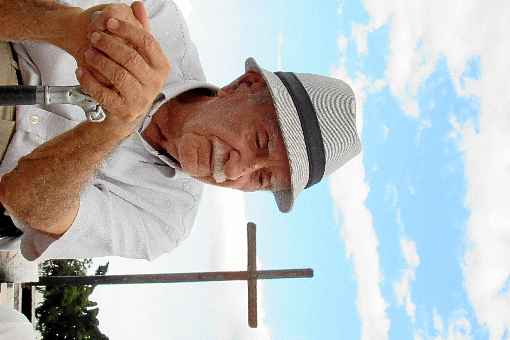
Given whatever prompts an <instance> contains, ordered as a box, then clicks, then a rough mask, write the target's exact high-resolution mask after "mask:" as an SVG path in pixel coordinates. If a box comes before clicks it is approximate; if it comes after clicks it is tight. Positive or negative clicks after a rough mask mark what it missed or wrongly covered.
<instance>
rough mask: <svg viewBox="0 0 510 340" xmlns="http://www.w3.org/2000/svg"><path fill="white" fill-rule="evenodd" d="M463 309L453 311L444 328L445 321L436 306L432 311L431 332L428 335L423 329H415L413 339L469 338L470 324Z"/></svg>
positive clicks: (455, 339)
mask: <svg viewBox="0 0 510 340" xmlns="http://www.w3.org/2000/svg"><path fill="white" fill-rule="evenodd" d="M464 314H465V312H464V311H463V310H457V311H455V312H454V313H453V314H452V316H451V318H450V321H449V322H448V324H447V329H445V322H444V321H443V318H442V317H441V315H440V314H439V312H438V311H437V309H436V308H434V309H433V311H432V326H433V334H432V335H428V334H427V333H426V332H425V331H424V330H423V329H416V330H415V336H414V339H415V340H425V339H427V340H471V339H472V333H471V324H470V323H469V321H468V320H467V319H466V318H465V316H464Z"/></svg>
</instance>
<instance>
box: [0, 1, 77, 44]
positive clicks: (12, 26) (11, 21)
mask: <svg viewBox="0 0 510 340" xmlns="http://www.w3.org/2000/svg"><path fill="white" fill-rule="evenodd" d="M80 10H81V9H80V8H79V7H70V6H65V5H62V4H58V3H57V2H56V1H54V0H0V17H1V20H0V40H4V41H22V40H32V41H45V42H49V43H52V44H55V42H56V41H60V40H62V37H65V36H66V34H67V33H66V31H67V30H68V28H69V25H70V24H71V23H69V22H66V19H65V17H66V16H65V14H67V13H70V12H73V11H74V12H76V11H80Z"/></svg>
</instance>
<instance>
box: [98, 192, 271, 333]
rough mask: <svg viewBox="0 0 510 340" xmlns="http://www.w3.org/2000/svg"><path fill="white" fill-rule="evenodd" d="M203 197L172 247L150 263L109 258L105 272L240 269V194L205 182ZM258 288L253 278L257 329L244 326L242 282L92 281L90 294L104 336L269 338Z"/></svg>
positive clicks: (242, 242) (243, 250) (242, 236)
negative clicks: (126, 283)
mask: <svg viewBox="0 0 510 340" xmlns="http://www.w3.org/2000/svg"><path fill="white" fill-rule="evenodd" d="M203 203H204V204H202V206H201V207H200V212H199V216H198V218H197V221H196V224H195V227H194V230H193V231H192V233H191V235H190V237H189V238H188V239H187V240H186V241H185V242H183V244H182V245H180V246H179V247H178V248H176V249H175V250H174V251H173V252H171V253H170V254H168V255H166V256H163V257H161V258H159V259H158V260H157V261H155V262H152V263H151V262H147V261H141V260H140V261H133V260H127V259H121V258H113V259H111V261H112V262H111V270H110V274H121V273H136V272H144V273H148V272H172V273H178V272H195V271H220V270H245V269H246V266H247V263H246V261H247V260H246V258H247V255H246V254H247V245H246V220H245V217H244V216H245V213H244V198H243V194H242V193H240V192H235V191H231V190H221V189H216V188H212V187H208V188H207V190H206V192H205V195H204V200H203ZM259 262H260V261H259ZM258 265H260V267H259V268H263V264H260V263H259V264H258ZM263 292H264V282H263V281H259V283H258V314H259V315H258V322H259V326H258V328H257V329H251V328H249V327H248V316H247V301H248V297H247V290H246V283H244V282H218V283H215V282H210V283H194V284H168V285H145V286H110V287H98V288H96V291H95V292H94V298H95V299H97V301H99V302H100V304H99V308H100V314H99V318H100V321H101V329H102V330H103V331H104V332H105V333H106V334H107V335H108V336H109V337H110V339H126V340H129V339H170V338H171V339H225V340H239V339H241V340H270V339H271V331H270V329H269V328H268V327H267V326H266V325H265V323H264V320H265V312H264V300H263V296H264V293H263ZM120 320H122V323H120ZM120 324H121V325H122V326H121V327H119V325H120Z"/></svg>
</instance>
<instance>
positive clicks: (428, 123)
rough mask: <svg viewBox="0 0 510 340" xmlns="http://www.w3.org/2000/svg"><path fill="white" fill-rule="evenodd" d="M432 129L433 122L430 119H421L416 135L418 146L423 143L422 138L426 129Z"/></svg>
mask: <svg viewBox="0 0 510 340" xmlns="http://www.w3.org/2000/svg"><path fill="white" fill-rule="evenodd" d="M431 127H432V122H431V121H430V119H421V120H420V126H418V132H417V133H416V144H420V143H421V136H422V133H423V131H424V130H425V129H430V128H431Z"/></svg>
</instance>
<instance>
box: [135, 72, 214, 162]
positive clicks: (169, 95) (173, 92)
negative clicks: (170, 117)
mask: <svg viewBox="0 0 510 340" xmlns="http://www.w3.org/2000/svg"><path fill="white" fill-rule="evenodd" d="M197 88H206V89H209V90H211V91H214V92H216V91H218V90H219V88H218V87H216V86H214V85H211V84H209V83H207V82H204V81H196V80H187V81H182V82H177V83H173V84H169V85H166V86H165V87H163V89H162V90H161V93H160V94H159V95H158V96H157V97H156V100H154V103H153V104H152V107H151V109H150V110H149V112H148V113H147V115H146V116H145V118H144V119H143V121H142V122H141V124H140V126H139V128H138V130H137V131H136V135H137V137H138V139H139V140H140V142H141V143H142V145H143V146H144V147H145V149H146V150H147V151H148V152H149V153H150V154H151V155H154V156H156V157H158V158H159V159H160V160H161V161H163V162H164V163H165V164H167V165H168V166H170V167H172V168H174V169H180V166H179V164H178V163H177V162H175V160H173V159H171V158H169V157H168V156H166V155H165V154H163V153H161V152H159V151H157V150H156V149H154V148H153V147H152V145H150V144H149V142H147V141H146V140H145V138H143V136H142V132H143V130H145V128H146V127H147V126H148V125H149V124H150V122H151V121H152V117H153V116H154V114H155V113H156V112H157V111H158V110H159V108H160V107H161V106H162V105H163V104H165V103H166V102H168V101H169V100H171V99H173V98H175V97H177V96H178V95H180V94H182V93H184V92H186V91H189V90H193V89H197Z"/></svg>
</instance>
